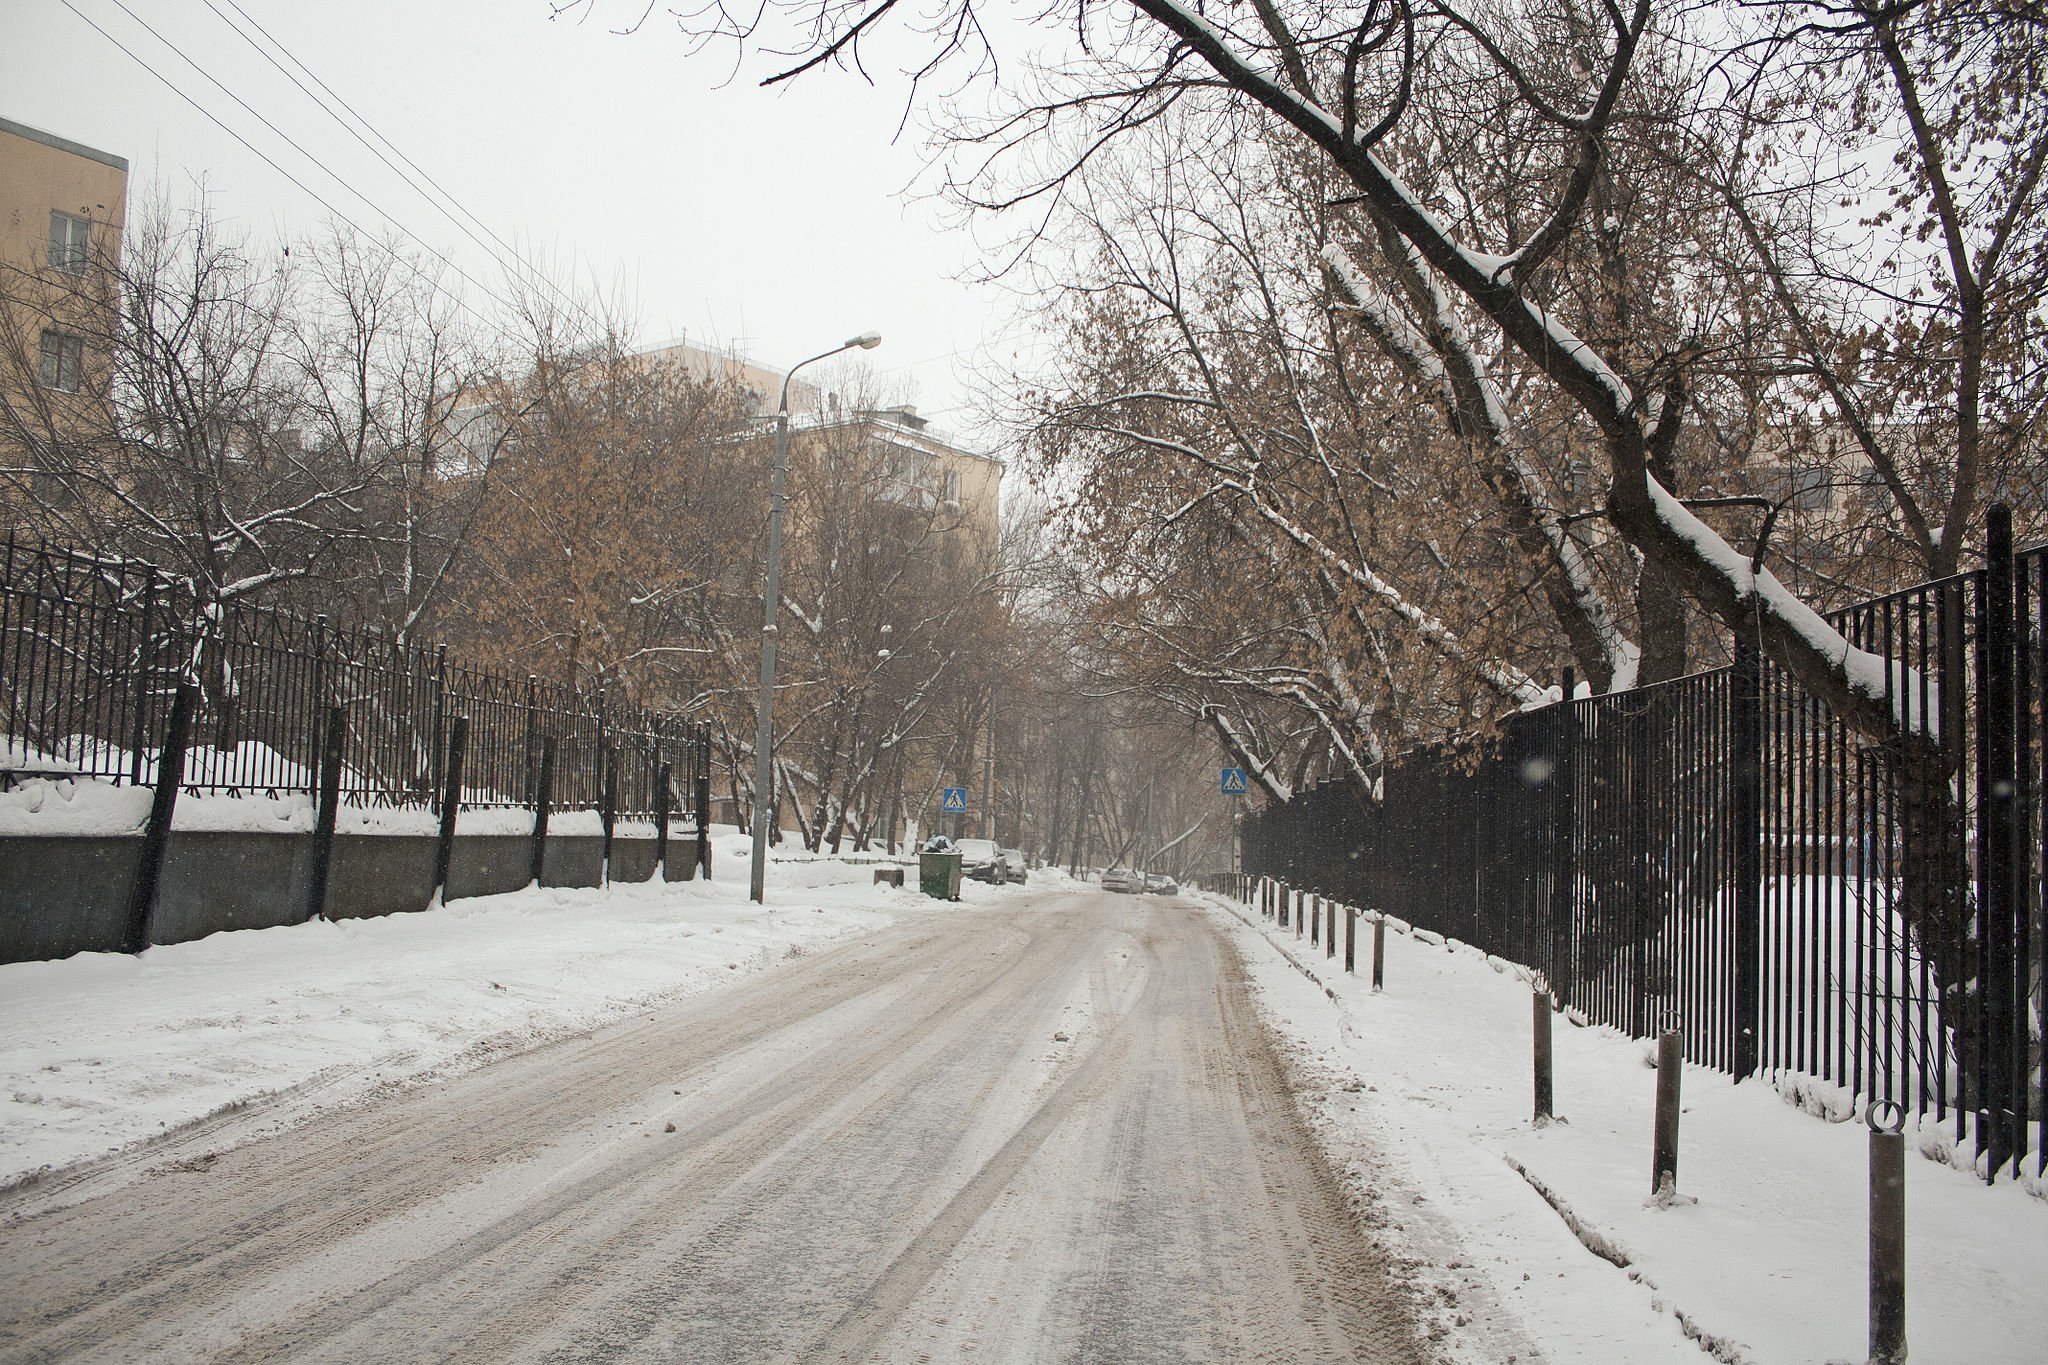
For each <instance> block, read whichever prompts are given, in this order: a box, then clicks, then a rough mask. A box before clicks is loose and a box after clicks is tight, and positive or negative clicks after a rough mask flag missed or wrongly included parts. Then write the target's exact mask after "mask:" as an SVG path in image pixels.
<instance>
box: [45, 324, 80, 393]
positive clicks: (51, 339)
mask: <svg viewBox="0 0 2048 1365" xmlns="http://www.w3.org/2000/svg"><path fill="white" fill-rule="evenodd" d="M84 365H85V342H83V341H82V340H80V339H79V338H77V337H68V336H65V335H64V334H63V333H62V332H45V333H43V373H42V380H43V387H44V388H46V389H56V390H58V391H59V392H60V393H77V392H78V373H79V371H80V370H81V369H82V368H84Z"/></svg>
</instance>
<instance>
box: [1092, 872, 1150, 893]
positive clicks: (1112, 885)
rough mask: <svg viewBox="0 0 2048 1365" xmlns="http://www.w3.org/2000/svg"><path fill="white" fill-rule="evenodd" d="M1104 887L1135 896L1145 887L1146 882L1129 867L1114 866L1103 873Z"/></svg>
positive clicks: (1107, 889)
mask: <svg viewBox="0 0 2048 1365" xmlns="http://www.w3.org/2000/svg"><path fill="white" fill-rule="evenodd" d="M1102 889H1103V890H1104V891H1116V892H1120V893H1122V894H1123V895H1126V896H1134V895H1136V894H1137V893H1138V892H1140V891H1143V890H1144V889H1145V883H1144V880H1143V879H1142V878H1140V877H1139V876H1138V874H1137V873H1135V872H1133V871H1132V870H1131V869H1129V868H1127V867H1112V868H1110V869H1109V870H1108V871H1107V872H1104V873H1103V874H1102Z"/></svg>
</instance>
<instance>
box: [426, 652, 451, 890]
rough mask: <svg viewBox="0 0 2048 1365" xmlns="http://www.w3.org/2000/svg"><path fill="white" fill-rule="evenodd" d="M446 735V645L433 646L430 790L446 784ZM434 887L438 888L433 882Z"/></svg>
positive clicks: (429, 754)
mask: <svg viewBox="0 0 2048 1365" xmlns="http://www.w3.org/2000/svg"><path fill="white" fill-rule="evenodd" d="M447 737H448V646H446V645H436V646H435V647H434V742H433V743H432V744H431V745H430V746H429V747H428V749H427V762H428V763H430V764H432V765H434V771H433V773H432V774H431V776H430V778H429V788H430V790H432V791H434V792H436V793H439V792H441V791H443V790H445V789H446V787H447V785H448V770H447V768H445V767H443V766H442V765H441V759H442V756H443V755H444V754H445V753H446V752H447V751H446V749H445V748H444V747H443V746H444V745H445V744H446V742H447ZM434 889H435V890H436V891H439V890H440V884H439V883H438V882H436V883H435V887H434Z"/></svg>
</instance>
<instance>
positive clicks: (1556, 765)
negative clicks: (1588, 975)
mask: <svg viewBox="0 0 2048 1365" xmlns="http://www.w3.org/2000/svg"><path fill="white" fill-rule="evenodd" d="M1563 683H1564V701H1563V702H1561V703H1559V706H1558V710H1557V714H1556V716H1555V717H1554V718H1553V720H1552V723H1551V727H1550V734H1551V747H1552V753H1551V776H1550V780H1551V781H1552V782H1553V783H1555V784H1556V786H1557V791H1556V794H1555V795H1554V796H1553V797H1552V798H1551V799H1552V801H1553V802H1554V803H1555V804H1554V805H1553V806H1552V817H1551V818H1552V835H1551V839H1552V842H1551V850H1550V972H1549V976H1550V979H1551V981H1553V982H1555V983H1556V985H1557V990H1558V999H1559V1000H1569V999H1570V998H1571V995H1572V986H1573V982H1574V980H1575V977H1574V975H1573V958H1574V957H1575V955H1576V949H1577V935H1576V930H1577V927H1578V913H1577V888H1578V873H1579V869H1578V861H1577V859H1578V811H1579V807H1578V748H1579V713H1578V709H1577V708H1576V707H1575V706H1574V705H1573V698H1574V695H1575V694H1576V693H1577V691H1578V675H1577V673H1576V672H1574V671H1573V670H1572V669H1569V668H1567V669H1566V670H1565V671H1564V678H1563Z"/></svg>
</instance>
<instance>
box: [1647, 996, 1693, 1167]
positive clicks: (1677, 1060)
mask: <svg viewBox="0 0 2048 1365" xmlns="http://www.w3.org/2000/svg"><path fill="white" fill-rule="evenodd" d="M1684 1071H1685V1041H1684V1035H1683V1034H1681V1033H1680V1032H1679V1031H1678V1030H1677V1029H1672V1030H1670V1031H1669V1032H1667V1033H1665V1034H1663V1035H1662V1036H1661V1037H1659V1038H1658V1039H1657V1118H1656V1132H1655V1134H1654V1140H1653V1143H1652V1151H1651V1154H1650V1194H1651V1196H1652V1197H1653V1198H1654V1197H1657V1196H1660V1195H1664V1194H1667V1193H1670V1194H1676V1193H1677V1192H1678V1089H1679V1078H1680V1077H1681V1076H1682V1075H1683V1074H1684Z"/></svg>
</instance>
